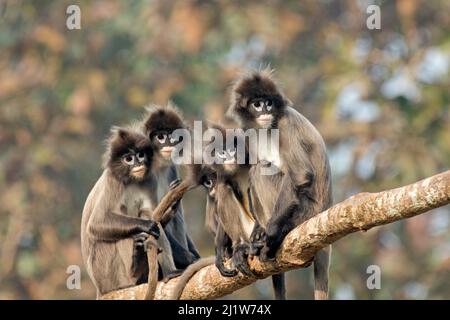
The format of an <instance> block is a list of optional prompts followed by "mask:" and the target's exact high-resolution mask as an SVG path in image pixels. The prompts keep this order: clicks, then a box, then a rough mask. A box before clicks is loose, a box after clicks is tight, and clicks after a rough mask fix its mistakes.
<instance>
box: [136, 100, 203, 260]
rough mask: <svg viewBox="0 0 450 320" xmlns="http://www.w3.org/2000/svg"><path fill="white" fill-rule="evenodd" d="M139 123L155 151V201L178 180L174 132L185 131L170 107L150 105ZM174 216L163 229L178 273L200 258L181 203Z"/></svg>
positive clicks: (177, 111)
mask: <svg viewBox="0 0 450 320" xmlns="http://www.w3.org/2000/svg"><path fill="white" fill-rule="evenodd" d="M147 111H148V112H147V114H146V115H145V117H144V119H143V121H142V124H141V126H142V130H143V133H144V134H145V136H146V137H148V138H149V139H150V140H151V142H152V145H153V147H154V156H153V163H152V172H153V173H154V174H155V176H156V180H157V189H156V190H157V195H158V200H161V198H162V196H164V195H165V194H166V193H167V191H168V190H169V185H170V182H171V181H174V180H178V178H179V175H178V172H177V169H176V167H175V165H174V164H173V162H172V157H171V156H172V152H173V150H174V147H175V145H177V144H178V143H180V141H181V139H180V138H179V137H176V136H175V135H174V134H173V132H174V131H175V130H177V129H186V128H187V126H186V124H185V123H184V121H183V117H182V115H181V113H180V111H179V110H178V109H177V108H176V107H175V106H173V105H172V104H171V103H169V104H168V105H167V106H158V105H152V106H150V107H148V109H147ZM175 207H176V210H175V211H174V213H175V214H174V216H173V217H172V218H171V219H170V221H169V222H167V225H166V226H165V227H164V230H166V233H167V236H168V239H169V242H170V245H171V248H172V252H173V257H174V261H175V266H176V267H177V268H178V269H185V268H187V266H188V265H190V264H191V263H193V262H194V261H196V260H198V259H199V258H200V254H199V253H198V251H197V249H196V247H195V245H194V242H193V241H192V239H191V237H190V236H189V234H188V232H187V229H186V225H185V222H184V215H183V209H182V207H181V205H180V203H177V204H176V205H175Z"/></svg>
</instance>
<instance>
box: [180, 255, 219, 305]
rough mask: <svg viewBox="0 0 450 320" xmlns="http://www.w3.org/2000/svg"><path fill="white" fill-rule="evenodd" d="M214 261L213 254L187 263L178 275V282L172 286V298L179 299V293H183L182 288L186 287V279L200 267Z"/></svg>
mask: <svg viewBox="0 0 450 320" xmlns="http://www.w3.org/2000/svg"><path fill="white" fill-rule="evenodd" d="M215 261H216V257H215V256H211V257H207V258H201V259H199V260H197V261H196V262H194V263H193V264H191V265H189V266H188V267H187V268H186V270H184V272H183V273H182V274H181V276H179V277H178V282H177V284H176V285H175V288H173V292H172V296H171V299H172V300H179V299H180V297H181V294H182V293H183V290H184V288H185V287H186V284H187V283H188V281H189V280H190V279H191V278H192V277H193V276H194V274H196V273H197V271H199V270H200V269H202V268H204V267H206V266H209V265H211V264H214V263H215Z"/></svg>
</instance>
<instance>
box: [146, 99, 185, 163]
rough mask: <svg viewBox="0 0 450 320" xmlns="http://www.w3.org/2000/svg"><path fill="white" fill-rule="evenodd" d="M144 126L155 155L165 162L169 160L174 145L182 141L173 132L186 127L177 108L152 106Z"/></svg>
mask: <svg viewBox="0 0 450 320" xmlns="http://www.w3.org/2000/svg"><path fill="white" fill-rule="evenodd" d="M144 127H145V134H146V135H147V136H148V137H149V138H150V140H151V141H152V144H153V146H154V148H155V149H156V152H157V155H160V156H161V158H162V159H163V160H165V161H167V162H168V161H170V160H171V155H172V151H173V150H174V146H175V145H176V144H178V143H180V142H181V141H182V137H177V136H175V135H174V134H173V132H174V131H175V130H177V129H183V128H186V126H185V124H184V122H183V119H182V117H181V114H180V113H179V111H178V109H176V108H175V107H173V106H171V105H168V106H166V107H159V106H156V107H154V109H152V110H150V112H149V114H148V116H147V119H146V120H145V122H144Z"/></svg>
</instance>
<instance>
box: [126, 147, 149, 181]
mask: <svg viewBox="0 0 450 320" xmlns="http://www.w3.org/2000/svg"><path fill="white" fill-rule="evenodd" d="M129 151H130V152H128V153H127V154H124V155H123V156H122V162H123V163H124V165H125V166H128V171H129V175H130V178H132V179H134V180H142V179H143V178H144V177H145V175H146V173H147V170H148V168H147V155H146V154H145V152H144V151H142V150H133V149H131V150H129Z"/></svg>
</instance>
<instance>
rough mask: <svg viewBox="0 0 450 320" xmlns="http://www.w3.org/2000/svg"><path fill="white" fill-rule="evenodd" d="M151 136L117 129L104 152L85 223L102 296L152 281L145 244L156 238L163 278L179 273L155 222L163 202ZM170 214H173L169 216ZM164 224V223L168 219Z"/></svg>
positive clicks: (87, 255) (86, 249)
mask: <svg viewBox="0 0 450 320" xmlns="http://www.w3.org/2000/svg"><path fill="white" fill-rule="evenodd" d="M152 160H153V149H152V146H151V143H150V140H149V139H148V138H147V137H146V136H145V135H143V134H142V133H141V132H139V131H136V130H135V129H133V128H126V129H125V128H114V129H113V130H112V133H111V137H110V139H109V141H108V148H107V151H106V153H105V155H104V171H103V174H102V176H101V177H100V178H99V180H98V181H97V183H96V184H95V186H94V187H93V189H92V190H91V192H90V193H89V195H88V197H87V200H86V203H85V206H84V210H83V216H82V222H81V247H82V253H83V260H84V263H85V265H86V268H87V271H88V274H89V276H90V278H91V280H92V282H93V283H94V285H95V286H96V288H97V298H98V297H99V296H100V295H102V294H105V293H107V292H110V291H113V290H117V289H120V288H125V287H130V286H134V285H137V284H140V283H144V282H146V281H147V276H148V265H147V258H146V255H145V251H144V248H143V243H144V242H145V240H147V238H148V237H149V235H153V236H154V237H155V238H157V239H158V240H157V245H158V246H159V247H160V248H161V249H162V251H163V252H162V253H161V254H160V255H159V257H158V259H159V265H160V270H161V272H162V274H161V278H163V277H170V275H171V274H173V273H175V274H179V273H180V272H179V271H178V270H176V267H175V264H174V261H173V259H172V251H171V247H170V244H169V242H168V239H167V237H166V233H165V232H164V230H163V229H162V227H161V225H158V224H156V223H155V222H154V221H153V220H152V211H153V209H154V208H155V207H156V205H157V203H158V201H157V198H156V193H155V192H153V193H152V192H151V190H156V184H155V183H156V180H155V177H154V176H153V175H152V173H151V166H152V162H153V161H152ZM169 216H170V214H169ZM163 223H164V222H163Z"/></svg>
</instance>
